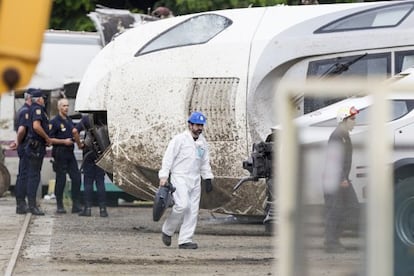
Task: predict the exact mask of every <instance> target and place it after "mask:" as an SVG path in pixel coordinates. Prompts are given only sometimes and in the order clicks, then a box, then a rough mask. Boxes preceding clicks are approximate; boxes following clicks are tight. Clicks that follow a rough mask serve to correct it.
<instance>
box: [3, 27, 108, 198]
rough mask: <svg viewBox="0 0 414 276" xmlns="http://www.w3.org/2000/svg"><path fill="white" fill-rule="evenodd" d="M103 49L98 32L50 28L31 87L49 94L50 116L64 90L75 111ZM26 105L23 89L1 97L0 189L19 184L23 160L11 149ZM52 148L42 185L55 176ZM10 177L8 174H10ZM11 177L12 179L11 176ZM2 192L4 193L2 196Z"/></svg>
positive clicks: (45, 35)
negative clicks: (85, 80) (1, 155)
mask: <svg viewBox="0 0 414 276" xmlns="http://www.w3.org/2000/svg"><path fill="white" fill-rule="evenodd" d="M101 49H102V43H101V38H100V36H99V34H98V33H87V32H70V31H52V30H50V31H46V32H45V34H44V40H43V44H42V51H41V59H40V62H39V63H38V65H37V67H36V71H35V73H34V75H33V77H32V80H31V82H30V84H29V85H28V87H34V88H40V89H42V90H43V91H44V93H45V94H46V95H47V96H48V99H47V103H46V107H47V110H48V114H49V118H52V117H54V116H55V115H56V114H57V113H58V111H57V100H58V99H59V98H60V97H61V94H62V93H64V94H65V95H66V96H67V97H68V98H69V102H70V111H69V114H72V113H73V111H74V110H73V109H74V99H75V96H76V92H77V88H78V86H79V82H80V80H81V78H82V76H83V74H84V72H85V70H86V68H87V65H88V63H89V62H90V61H91V60H92V59H93V58H94V57H95V56H96V55H97V54H98V52H99V51H100V50H101ZM23 104H24V99H23V91H17V92H16V93H4V94H3V95H2V97H1V100H0V121H1V126H0V137H1V141H0V143H1V145H2V147H3V149H4V157H5V159H4V165H5V168H6V169H5V170H4V168H3V169H1V170H0V172H1V175H0V180H3V179H4V180H8V181H0V186H1V187H0V191H3V192H4V191H6V190H7V188H8V186H9V185H10V184H11V185H12V186H13V185H15V183H16V175H17V172H18V163H19V159H18V157H17V152H16V151H13V150H10V149H9V147H8V145H9V144H10V143H11V142H12V141H14V139H15V137H16V132H15V114H16V112H17V111H18V110H19V108H20V107H21V106H22V105H23ZM77 158H78V160H82V153H81V152H80V151H78V152H77ZM50 160H51V153H50V149H49V150H48V151H47V155H46V157H45V160H44V162H43V167H42V172H41V184H42V186H43V187H47V185H48V183H49V180H51V179H54V178H55V173H54V171H53V169H52V164H51V162H50ZM8 174H9V175H10V177H7V175H8ZM7 178H8V179H7ZM1 195H2V193H1V192H0V196H1Z"/></svg>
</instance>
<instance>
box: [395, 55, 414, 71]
mask: <svg viewBox="0 0 414 276" xmlns="http://www.w3.org/2000/svg"><path fill="white" fill-rule="evenodd" d="M413 66H414V51H401V52H396V53H395V74H398V73H400V72H402V71H404V70H406V69H408V68H410V67H413Z"/></svg>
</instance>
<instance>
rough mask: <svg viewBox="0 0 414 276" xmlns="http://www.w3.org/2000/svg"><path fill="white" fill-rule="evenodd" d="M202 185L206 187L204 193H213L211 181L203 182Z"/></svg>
mask: <svg viewBox="0 0 414 276" xmlns="http://www.w3.org/2000/svg"><path fill="white" fill-rule="evenodd" d="M204 185H205V186H206V193H210V192H211V191H213V182H212V181H211V179H206V180H204Z"/></svg>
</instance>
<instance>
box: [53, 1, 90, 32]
mask: <svg viewBox="0 0 414 276" xmlns="http://www.w3.org/2000/svg"><path fill="white" fill-rule="evenodd" d="M95 3H96V1H95V0H54V1H53V7H52V14H51V18H50V22H49V28H51V29H55V30H76V31H94V30H95V27H94V25H93V23H92V21H91V20H90V19H89V18H88V17H87V14H88V13H89V12H90V11H93V10H94V9H95Z"/></svg>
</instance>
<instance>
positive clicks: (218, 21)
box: [135, 14, 233, 56]
mask: <svg viewBox="0 0 414 276" xmlns="http://www.w3.org/2000/svg"><path fill="white" fill-rule="evenodd" d="M232 23H233V22H232V21H231V20H230V19H228V18H226V17H224V16H221V15H217V14H203V15H198V16H194V17H191V18H190V19H188V20H186V21H183V22H181V23H180V24H178V25H176V26H174V27H172V28H170V29H168V30H167V31H165V32H164V33H162V34H160V35H159V36H158V37H156V38H154V39H153V40H151V41H150V42H148V43H147V44H146V45H145V46H144V47H143V48H142V49H140V50H139V51H138V52H137V53H136V54H135V56H139V55H143V54H147V53H150V52H154V51H159V50H163V49H167V48H173V47H181V46H188V45H195V44H203V43H207V42H208V41H209V40H210V39H212V38H213V37H215V36H216V35H218V34H219V33H220V32H222V31H223V30H224V29H226V28H227V27H229V26H230V25H231V24H232Z"/></svg>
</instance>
